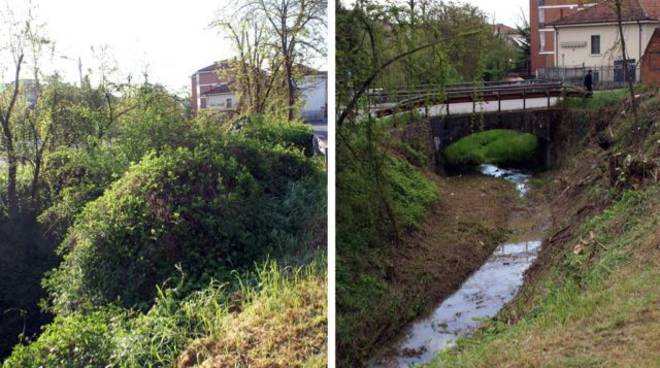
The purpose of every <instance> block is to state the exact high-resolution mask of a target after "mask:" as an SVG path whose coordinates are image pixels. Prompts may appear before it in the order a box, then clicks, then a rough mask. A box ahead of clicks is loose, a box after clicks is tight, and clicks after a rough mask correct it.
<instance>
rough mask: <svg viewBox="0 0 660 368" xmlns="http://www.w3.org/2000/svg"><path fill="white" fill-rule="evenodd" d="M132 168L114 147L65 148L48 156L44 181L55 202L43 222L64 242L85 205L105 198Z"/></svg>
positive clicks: (45, 212)
mask: <svg viewBox="0 0 660 368" xmlns="http://www.w3.org/2000/svg"><path fill="white" fill-rule="evenodd" d="M129 164H130V163H129V159H128V157H127V156H126V155H125V154H123V152H122V151H121V150H120V149H119V148H118V147H117V146H112V145H98V146H95V147H93V148H89V149H78V148H72V147H64V148H61V149H59V150H57V151H54V152H52V153H50V154H48V155H47V156H46V159H45V166H44V174H43V178H42V180H43V182H44V183H45V185H46V188H47V190H48V192H49V193H50V194H51V196H52V201H51V204H49V205H47V206H46V209H45V210H44V211H43V212H42V213H41V214H40V215H39V222H40V223H42V224H43V225H44V227H45V228H46V229H48V233H49V235H51V236H53V237H54V238H55V239H62V237H63V236H64V234H65V232H66V230H67V229H68V228H69V226H71V224H72V223H73V220H74V218H75V216H76V215H77V214H78V213H80V211H81V210H82V208H83V207H84V205H85V204H86V203H87V202H89V201H92V200H94V199H96V198H98V197H99V196H101V194H103V191H104V190H105V189H106V188H108V187H109V186H110V184H111V183H112V182H113V181H115V180H117V179H118V178H119V177H121V175H122V174H123V173H124V172H125V171H126V170H127V169H128V167H129Z"/></svg>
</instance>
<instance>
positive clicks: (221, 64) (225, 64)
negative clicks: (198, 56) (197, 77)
mask: <svg viewBox="0 0 660 368" xmlns="http://www.w3.org/2000/svg"><path fill="white" fill-rule="evenodd" d="M230 63H231V60H229V59H227V60H220V61H216V62H215V63H213V64H211V65H209V66H205V67H203V68H202V69H199V70H198V71H197V72H196V73H201V72H213V71H216V70H218V69H227V68H229V67H230Z"/></svg>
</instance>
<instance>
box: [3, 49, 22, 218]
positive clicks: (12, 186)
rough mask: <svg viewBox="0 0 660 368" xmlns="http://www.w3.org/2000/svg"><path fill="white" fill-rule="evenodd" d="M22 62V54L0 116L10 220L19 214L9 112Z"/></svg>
mask: <svg viewBox="0 0 660 368" xmlns="http://www.w3.org/2000/svg"><path fill="white" fill-rule="evenodd" d="M22 64H23V54H21V55H20V56H19V57H18V61H17V62H16V74H15V78H14V92H13V94H12V97H11V100H10V102H9V106H7V110H6V111H5V112H4V114H2V116H1V117H0V123H2V130H3V132H4V136H5V146H6V150H7V210H8V212H9V218H10V219H11V220H17V219H18V214H19V208H18V194H17V193H16V171H17V169H18V160H17V158H16V151H15V150H14V137H13V135H12V132H11V127H10V126H9V123H10V121H11V113H12V110H13V109H14V106H15V105H16V100H17V99H18V93H19V87H20V74H21V65H22Z"/></svg>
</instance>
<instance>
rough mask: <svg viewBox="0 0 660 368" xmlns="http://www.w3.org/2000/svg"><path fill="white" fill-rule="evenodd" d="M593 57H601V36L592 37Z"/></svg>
mask: <svg viewBox="0 0 660 368" xmlns="http://www.w3.org/2000/svg"><path fill="white" fill-rule="evenodd" d="M591 55H600V35H592V36H591Z"/></svg>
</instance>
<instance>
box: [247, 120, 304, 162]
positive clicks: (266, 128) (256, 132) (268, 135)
mask: <svg viewBox="0 0 660 368" xmlns="http://www.w3.org/2000/svg"><path fill="white" fill-rule="evenodd" d="M241 133H242V134H244V135H245V136H246V137H250V138H255V139H258V140H260V141H263V142H265V143H270V144H271V145H277V144H281V145H284V146H287V147H288V146H294V147H297V148H300V149H303V150H304V152H305V154H306V155H307V156H311V155H313V154H314V147H313V145H312V139H313V134H312V127H311V126H309V125H308V124H303V123H301V122H298V121H292V122H290V121H276V122H266V121H265V120H264V119H263V117H261V116H256V117H253V118H251V119H250V120H249V122H248V123H247V124H245V126H244V128H243V129H242V131H241Z"/></svg>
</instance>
